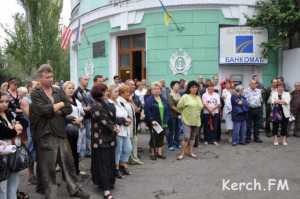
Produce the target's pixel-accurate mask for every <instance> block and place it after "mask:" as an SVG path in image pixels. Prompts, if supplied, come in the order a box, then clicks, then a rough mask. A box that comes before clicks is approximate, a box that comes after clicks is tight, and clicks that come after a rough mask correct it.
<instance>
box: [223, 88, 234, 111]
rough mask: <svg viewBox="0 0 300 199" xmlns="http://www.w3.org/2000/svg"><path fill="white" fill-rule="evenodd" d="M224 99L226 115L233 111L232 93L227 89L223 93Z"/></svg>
mask: <svg viewBox="0 0 300 199" xmlns="http://www.w3.org/2000/svg"><path fill="white" fill-rule="evenodd" d="M222 98H223V99H224V109H223V112H224V114H227V113H230V112H231V111H232V106H231V91H230V90H227V89H226V88H225V89H224V90H223V92H222Z"/></svg>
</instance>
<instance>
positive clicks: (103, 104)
mask: <svg viewBox="0 0 300 199" xmlns="http://www.w3.org/2000/svg"><path fill="white" fill-rule="evenodd" d="M106 92H107V86H106V85H104V84H102V83H100V84H96V85H95V86H94V87H93V88H92V91H91V95H92V97H93V98H94V100H95V103H94V105H93V106H92V109H91V113H92V116H91V117H92V164H91V167H92V168H91V170H92V180H93V182H94V184H96V185H98V186H99V188H100V189H102V190H103V191H104V198H105V199H112V198H113V197H112V195H111V192H110V190H111V189H113V188H114V184H115V173H114V171H115V170H114V166H115V148H116V131H117V129H116V126H115V124H116V121H115V120H116V119H115V115H116V111H115V108H114V106H111V104H110V103H109V102H108V101H107V100H106V97H105V94H106Z"/></svg>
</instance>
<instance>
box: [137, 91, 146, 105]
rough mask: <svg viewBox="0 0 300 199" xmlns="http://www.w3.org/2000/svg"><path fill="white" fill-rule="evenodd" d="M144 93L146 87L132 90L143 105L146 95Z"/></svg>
mask: <svg viewBox="0 0 300 199" xmlns="http://www.w3.org/2000/svg"><path fill="white" fill-rule="evenodd" d="M146 93H147V89H143V90H135V91H134V94H135V95H136V96H138V97H139V99H140V101H141V103H142V104H143V105H144V104H145V101H144V96H145V95H146Z"/></svg>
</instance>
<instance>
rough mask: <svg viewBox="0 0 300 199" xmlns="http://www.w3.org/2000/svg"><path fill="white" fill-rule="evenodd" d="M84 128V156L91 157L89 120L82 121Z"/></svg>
mask: <svg viewBox="0 0 300 199" xmlns="http://www.w3.org/2000/svg"><path fill="white" fill-rule="evenodd" d="M83 124H84V128H85V135H86V151H85V155H91V153H92V149H91V138H92V131H91V125H92V124H91V119H84V120H83Z"/></svg>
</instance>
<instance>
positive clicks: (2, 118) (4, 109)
mask: <svg viewBox="0 0 300 199" xmlns="http://www.w3.org/2000/svg"><path fill="white" fill-rule="evenodd" d="M8 105H9V96H8V94H7V93H4V92H0V140H1V144H3V143H5V144H8V145H10V144H14V145H20V144H21V142H20V139H18V136H19V135H21V134H22V132H23V128H26V125H27V123H26V121H16V120H15V118H14V115H13V114H12V112H11V111H9V109H8ZM21 124H23V126H22V125H21ZM19 181H20V180H19V173H18V172H12V173H10V174H9V176H8V178H7V179H6V180H4V181H2V182H0V198H1V199H2V198H3V199H6V198H7V199H17V190H18V186H19ZM18 195H20V193H19V194H18ZM20 196H21V195H20ZM22 197H23V198H26V197H28V196H26V197H25V195H24V193H22Z"/></svg>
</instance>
